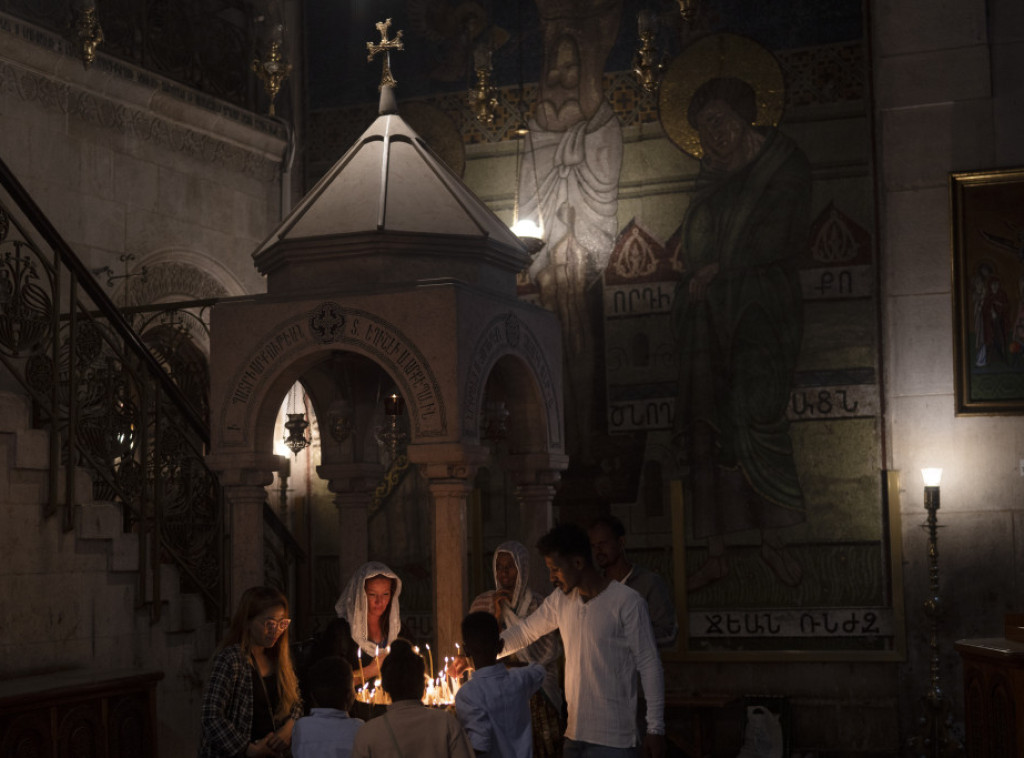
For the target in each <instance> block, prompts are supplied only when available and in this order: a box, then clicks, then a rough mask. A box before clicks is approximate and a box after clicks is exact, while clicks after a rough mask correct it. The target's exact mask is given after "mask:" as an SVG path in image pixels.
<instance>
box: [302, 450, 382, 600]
mask: <svg viewBox="0 0 1024 758" xmlns="http://www.w3.org/2000/svg"><path fill="white" fill-rule="evenodd" d="M316 472H317V474H319V475H320V478H321V479H326V480H327V489H328V490H330V491H331V492H332V493H333V494H334V505H335V506H336V507H337V508H338V525H339V527H340V530H341V531H340V533H341V536H342V542H341V544H339V545H338V558H339V561H338V563H339V571H338V573H339V576H338V587H339V589H341V590H344V588H345V585H346V584H348V580H349V579H350V578H351V576H352V574H353V573H355V570H356V569H358V568H359V567H360V566H362V565H363V564H364V563H366V561H367V558H368V556H369V549H370V544H369V531H368V529H367V518H368V516H369V510H370V501H371V500H372V499H373V491H374V489H376V487H377V485H378V484H379V483H380V481H381V477H382V476H383V475H384V468H383V467H382V466H381V465H380V464H379V463H331V464H326V463H325V464H323V465H321V466H318V467H317V469H316Z"/></svg>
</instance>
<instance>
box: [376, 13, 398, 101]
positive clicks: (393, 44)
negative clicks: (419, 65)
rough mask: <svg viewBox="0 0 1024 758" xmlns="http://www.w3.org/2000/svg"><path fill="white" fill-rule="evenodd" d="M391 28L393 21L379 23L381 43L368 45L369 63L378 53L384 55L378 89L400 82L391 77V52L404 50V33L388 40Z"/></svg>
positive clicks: (378, 29)
mask: <svg viewBox="0 0 1024 758" xmlns="http://www.w3.org/2000/svg"><path fill="white" fill-rule="evenodd" d="M389 28H391V19H390V18H389V19H387V20H386V21H378V22H377V31H379V32H380V42H379V43H377V44H374V43H373V42H367V43H366V49H367V50H368V51H369V53H370V54H369V55H367V56H366V60H367V61H373V58H374V56H375V55H377V53H384V67H383V71H382V72H381V77H380V86H379V87H377V89H381V90H382V89H384V87H394V86H395V85H396V84H398V82H396V81H395V77H393V76H392V75H391V51H392V50H404V49H405V48H404V46H403V45H402V32H401V30H399V31H398V32H396V33H395V38H394V39H388V29H389Z"/></svg>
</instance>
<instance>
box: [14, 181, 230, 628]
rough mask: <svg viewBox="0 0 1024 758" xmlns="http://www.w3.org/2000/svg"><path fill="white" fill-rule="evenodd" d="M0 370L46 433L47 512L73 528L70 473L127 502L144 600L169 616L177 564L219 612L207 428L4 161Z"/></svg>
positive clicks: (221, 564) (221, 548) (219, 553)
mask: <svg viewBox="0 0 1024 758" xmlns="http://www.w3.org/2000/svg"><path fill="white" fill-rule="evenodd" d="M0 189H2V194H0V362H2V363H3V365H4V366H5V367H6V368H7V370H8V371H9V372H10V374H11V375H12V376H13V377H14V378H15V379H16V380H17V381H18V382H19V383H20V384H21V385H22V387H23V388H24V390H26V391H27V392H28V394H29V395H30V397H31V398H32V401H33V407H34V409H35V416H36V418H35V422H36V424H37V425H38V426H41V427H44V428H46V429H48V431H49V435H50V436H49V439H50V448H49V457H50V460H49V464H50V465H49V472H50V479H49V488H48V490H49V491H48V502H47V505H46V514H47V516H53V515H56V514H57V512H58V511H61V512H62V513H61V521H62V526H63V528H64V530H65V531H70V530H72V529H73V528H74V525H75V511H76V507H77V503H76V492H75V472H76V469H77V468H79V467H84V468H86V469H87V470H88V471H89V472H90V474H91V476H92V479H93V499H94V500H108V501H111V502H114V503H117V504H120V505H121V507H122V508H123V512H124V515H125V522H126V525H129V526H130V528H131V530H132V531H135V532H136V533H137V534H138V538H139V594H138V597H139V602H140V603H148V604H149V607H150V614H151V619H152V620H153V621H154V622H155V621H157V620H159V618H160V612H161V605H162V598H161V596H160V593H161V590H160V586H161V585H160V568H161V564H162V563H163V562H164V561H168V562H170V563H172V564H173V565H175V566H177V568H178V570H179V572H180V575H181V577H182V581H183V584H184V585H185V588H186V590H187V591H192V592H197V593H199V594H201V595H202V597H203V598H204V601H205V603H206V606H207V612H208V613H209V617H210V618H213V619H216V620H218V622H219V621H220V620H221V619H223V618H224V615H225V600H226V572H225V545H224V498H223V492H222V489H221V487H220V485H219V482H218V480H217V477H216V476H215V474H214V473H213V472H212V471H210V469H209V468H208V467H207V466H206V464H205V462H204V453H205V449H206V447H207V445H208V444H209V430H208V427H207V425H206V424H205V422H204V420H203V419H202V417H201V416H200V415H199V413H198V412H197V411H196V409H195V408H193V406H192V405H191V404H190V403H189V402H188V400H187V399H186V398H185V396H184V394H183V393H182V392H181V390H180V389H179V388H178V387H177V385H175V384H174V382H173V381H172V380H171V378H170V377H169V376H168V375H167V373H166V372H165V371H164V370H163V369H162V368H161V366H160V364H159V362H158V361H157V360H156V358H155V357H154V356H153V355H152V354H151V353H150V351H149V350H148V349H147V348H146V346H145V344H144V343H143V342H142V340H141V338H140V337H139V335H138V334H136V333H135V331H134V330H133V329H132V328H131V326H130V325H129V324H128V322H127V321H126V320H125V318H124V317H123V315H122V314H121V313H120V312H119V311H118V309H117V308H116V307H115V306H114V304H113V303H112V302H111V301H110V298H109V297H108V296H107V294H106V293H105V292H104V291H103V289H102V287H101V286H100V285H99V283H98V282H97V281H96V280H95V278H94V277H93V276H92V275H91V274H90V273H89V271H88V270H87V269H86V268H85V266H84V265H83V264H82V262H81V261H80V260H79V259H78V257H77V256H76V255H75V254H74V252H73V251H72V250H71V248H70V247H69V246H68V245H67V243H66V242H65V241H64V239H63V238H62V237H61V235H60V234H59V233H58V232H57V230H56V229H55V228H54V227H53V225H52V224H51V223H50V221H49V219H48V218H47V217H46V215H45V214H44V213H43V212H42V211H41V210H40V209H39V207H38V206H37V205H36V203H35V202H34V201H33V199H32V198H31V197H30V196H29V194H28V192H26V190H25V189H24V187H23V186H22V185H21V183H20V182H19V181H18V180H17V178H16V177H15V176H14V174H13V173H12V172H11V171H10V169H9V168H8V166H7V165H6V163H4V162H3V161H0Z"/></svg>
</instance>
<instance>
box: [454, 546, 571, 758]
mask: <svg viewBox="0 0 1024 758" xmlns="http://www.w3.org/2000/svg"><path fill="white" fill-rule="evenodd" d="M529 578H530V553H529V550H528V549H527V548H526V546H525V545H523V544H522V543H521V542H516V541H514V540H510V541H508V542H503V543H501V544H500V545H498V547H497V548H496V549H495V550H494V585H495V589H493V590H488V591H486V592H482V593H480V594H479V595H477V596H476V598H475V599H474V600H473V604H472V605H471V606H470V608H469V611H470V613H473V612H474V611H487V612H488V613H491V614H493V615H494V616H495V618H497V619H498V625H499V626H500V627H501V629H502V630H503V631H504V630H505V629H506V628H508V627H510V626H515V625H516V624H518V623H519V622H520V620H521V619H524V618H526V617H527V616H529V615H530V614H531V613H533V612H534V611H535V610H536V609H537V607H538V606H539V605H540V604H541V601H542V600H543V599H544V598H543V597H538V596H537V595H534V594H533V591H532V590H531V589H530V588H529V586H528V584H527V583H528V582H529ZM561 654H562V643H561V640H560V639H559V637H558V632H552V633H551V634H547V635H544V636H543V637H541V638H540V639H539V640H537V641H536V642H534V643H533V644H532V645H529V646H528V647H526V648H523V649H522V650H520V651H519V652H517V653H516V654H515V655H513V656H509V658H507V659H505V661H506V662H509V661H510V660H515V659H519V660H520V661H521V662H522V663H539V664H541V665H542V666H544V668H545V669H547V675H546V676H545V678H544V684H543V685H541V690H540V692H538V693H537V694H536V695H534V696H533V699H532V700H531V701H530V711H531V714H532V716H533V741H534V752H533V754H534V757H535V758H544V757H545V756H549V755H561V752H560V750H559V749H558V745H559V744H560V742H561V735H562V726H561V722H562V710H563V706H564V703H565V697H564V696H563V694H562V688H561V686H560V685H559V683H558V658H559V656H560V655H561Z"/></svg>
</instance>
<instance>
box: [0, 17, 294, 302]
mask: <svg viewBox="0 0 1024 758" xmlns="http://www.w3.org/2000/svg"><path fill="white" fill-rule="evenodd" d="M0 22H2V23H0V38H2V40H3V55H2V56H0V123H2V125H3V128H2V129H0V157H2V158H3V160H4V161H5V162H6V163H7V164H8V166H10V168H11V169H12V171H13V172H14V173H15V175H16V176H17V177H18V178H19V180H20V181H21V182H22V184H24V185H25V187H26V189H27V190H28V191H29V193H30V194H31V195H32V196H33V197H34V198H35V200H36V202H37V203H38V204H39V205H40V206H41V208H42V209H43V211H44V212H45V213H46V214H47V215H48V216H49V217H50V219H51V221H52V222H53V224H54V225H55V227H56V228H57V230H58V232H59V233H60V234H61V235H62V236H63V237H64V238H65V239H66V240H67V241H68V242H69V243H70V245H71V247H72V248H73V249H74V250H75V251H76V253H77V254H78V256H79V257H80V258H81V259H82V260H83V261H84V263H85V264H86V265H87V266H88V267H90V268H93V269H96V268H100V267H103V266H109V267H110V268H111V269H112V271H113V273H114V274H115V275H122V274H124V273H125V270H126V269H125V265H126V262H125V261H121V260H120V256H122V255H126V254H127V255H131V256H134V258H133V259H130V260H129V261H127V267H128V271H132V272H137V271H139V270H140V268H141V267H142V266H153V265H160V264H164V265H167V264H170V263H172V262H178V263H179V264H181V263H184V264H187V266H188V267H190V268H192V269H194V270H195V272H194V273H192V274H189V273H188V272H184V271H182V270H180V268H179V270H178V271H177V273H174V274H173V275H172V278H173V279H174V281H173V282H165V287H164V289H165V291H164V292H163V293H160V295H159V296H160V297H163V298H164V299H166V300H172V299H178V300H181V299H189V298H190V297H207V296H209V294H208V293H209V291H210V290H211V289H212V290H214V291H217V290H219V294H230V295H239V294H243V293H246V292H260V291H263V289H264V284H263V282H262V279H261V277H260V276H259V275H258V274H257V273H256V271H255V268H254V267H253V265H252V260H251V258H250V256H251V253H252V251H253V250H254V249H255V248H256V246H257V245H258V244H259V242H261V241H262V240H263V238H264V236H265V235H266V234H267V233H268V232H269V231H270V229H271V228H272V227H273V224H274V223H275V221H276V219H279V218H280V207H279V204H280V197H281V191H280V186H281V172H280V163H281V160H282V157H283V155H284V152H285V148H286V139H285V130H284V128H283V127H282V125H281V124H280V123H278V122H275V121H273V120H271V119H267V118H262V117H259V116H254V115H253V114H252V113H248V112H245V111H242V110H240V109H238V108H236V107H234V106H230V105H227V104H225V103H222V102H220V101H217V100H214V99H213V98H209V97H204V96H202V94H201V93H196V92H192V91H188V90H185V89H184V88H183V87H181V86H180V85H177V84H174V83H172V82H170V81H169V80H164V79H161V78H160V77H156V76H154V75H152V74H148V73H146V72H144V71H143V70H141V69H137V68H135V67H132V66H130V65H128V64H125V63H122V62H119V61H116V60H114V59H111V58H106V57H104V56H103V55H102V50H101V54H100V56H99V58H98V59H97V61H96V62H95V63H94V64H93V65H92V67H90V68H89V69H88V70H86V69H85V68H84V67H83V65H82V63H81V62H80V61H79V60H78V59H76V58H75V57H73V55H71V51H70V50H69V49H68V46H67V43H66V42H64V41H63V40H62V39H60V38H59V37H56V36H55V35H53V34H51V33H50V32H46V31H44V30H40V29H38V28H36V27H32V26H30V25H28V24H26V23H24V22H21V21H19V20H17V19H14V18H13V17H7V16H3V17H0ZM101 280H102V279H101ZM124 281H125V280H123V279H121V280H115V287H113V288H111V292H112V294H115V295H116V298H115V299H116V302H117V304H118V305H122V304H123V303H125V302H129V303H130V302H132V301H134V299H135V298H134V297H133V288H136V287H139V286H141V283H140V280H139V279H137V278H133V279H129V280H128V289H129V292H128V294H127V295H125V293H123V292H122V289H123V287H124ZM203 291H205V292H207V294H200V292H203ZM150 294H152V293H150Z"/></svg>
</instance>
